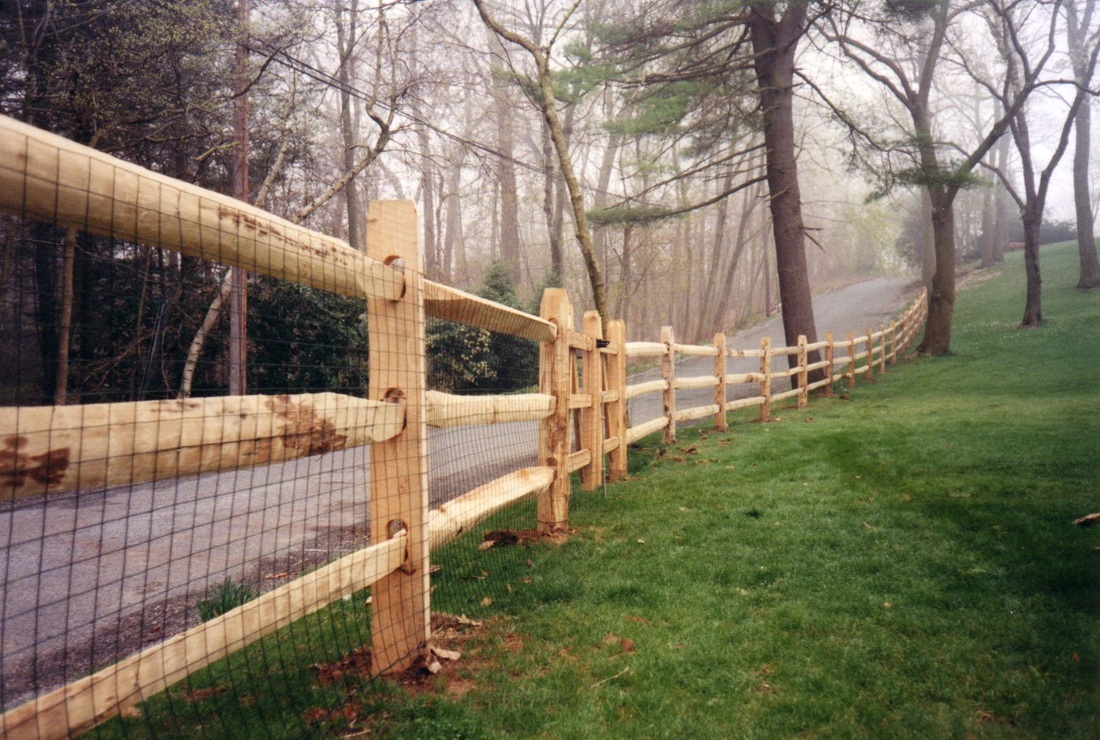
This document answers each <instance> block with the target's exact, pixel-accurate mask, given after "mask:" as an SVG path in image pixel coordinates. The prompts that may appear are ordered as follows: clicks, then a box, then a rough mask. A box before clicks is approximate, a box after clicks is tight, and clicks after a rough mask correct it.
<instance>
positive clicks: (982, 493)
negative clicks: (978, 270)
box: [115, 245, 1100, 738]
mask: <svg viewBox="0 0 1100 740" xmlns="http://www.w3.org/2000/svg"><path fill="white" fill-rule="evenodd" d="M1019 259H1020V256H1019V255H1018V254H1014V255H1010V257H1009V261H1008V263H1007V264H1006V266H1005V267H1004V268H1002V269H1000V270H998V271H997V274H996V275H995V277H993V278H992V279H986V280H981V281H979V282H978V283H977V284H975V285H974V286H972V287H969V288H967V289H966V290H964V291H962V292H961V293H960V295H959V300H958V304H957V308H956V318H955V333H954V342H953V346H954V353H953V354H952V355H951V356H949V357H943V358H936V359H920V360H905V361H903V362H901V363H899V364H898V365H895V366H891V367H890V368H889V372H888V374H887V375H886V376H885V377H882V378H881V379H876V381H875V382H874V383H861V384H860V386H859V387H858V388H857V389H855V391H853V392H851V393H848V392H847V391H845V392H844V393H843V396H842V397H838V398H834V399H814V400H813V401H812V402H811V406H810V407H809V408H808V409H805V410H802V411H798V410H795V409H793V408H779V409H776V410H774V415H775V416H776V417H778V420H777V421H775V422H774V423H770V424H758V423H753V422H751V421H750V420H749V419H750V417H747V416H746V417H739V418H737V419H736V420H735V423H733V424H731V426H730V431H729V432H728V433H716V432H712V431H706V430H705V429H703V428H697V429H695V430H691V431H682V432H681V434H680V442H679V444H678V445H676V446H675V447H674V448H670V449H668V450H666V451H664V452H663V453H661V452H660V451H659V448H658V446H657V445H656V444H655V443H652V442H651V443H648V444H645V445H642V446H641V447H640V448H639V449H637V450H632V453H631V454H632V469H633V475H632V479H631V480H630V481H628V482H625V483H620V484H615V485H609V486H608V487H607V489H606V492H602V491H598V492H594V493H576V494H574V496H573V498H572V503H571V524H572V526H573V527H575V528H576V531H575V533H574V534H573V535H572V536H571V537H570V538H569V539H568V540H567V541H565V542H562V543H552V542H545V541H543V542H538V543H535V544H528V545H518V546H513V547H494V548H492V549H488V550H479V549H478V548H477V543H478V542H479V541H480V532H481V531H484V530H485V529H500V528H506V527H507V528H519V527H527V526H531V524H530V523H531V522H533V521H534V515H533V508H532V505H530V504H528V505H524V506H520V507H515V508H513V509H512V510H509V511H507V512H503V513H501V514H499V515H498V516H497V517H495V518H494V520H493V521H491V522H488V523H487V525H486V527H485V528H482V529H481V530H480V531H479V532H475V533H473V535H472V536H469V537H466V538H463V539H461V540H459V541H456V542H454V543H451V544H450V545H448V546H446V547H444V548H442V549H441V550H440V551H439V552H438V553H436V554H434V555H433V560H434V561H435V562H436V563H437V564H439V565H440V566H442V570H441V571H440V572H439V573H438V574H436V575H435V576H433V586H434V587H435V591H434V594H433V605H434V608H435V609H436V610H438V611H441V612H448V613H453V614H460V613H461V614H465V615H467V616H469V617H471V618H474V619H477V620H481V621H482V626H481V627H480V628H477V629H467V630H459V631H458V632H459V633H460V634H459V635H458V636H457V637H456V636H455V633H454V631H452V632H451V633H450V637H451V638H454V639H450V640H448V641H446V642H445V644H444V646H445V647H446V646H454V647H458V648H459V649H460V650H461V651H462V653H463V657H462V658H461V659H460V660H459V661H457V662H455V663H452V664H448V665H447V668H446V670H445V671H444V672H443V673H442V674H440V675H439V676H436V677H433V678H431V679H429V680H428V681H427V682H426V683H425V685H423V686H420V687H417V688H415V689H408V688H405V687H401V686H398V685H395V684H391V683H386V682H374V683H370V682H354V681H349V682H345V683H344V684H343V685H342V687H341V688H340V690H339V691H337V692H335V693H334V692H333V689H332V688H331V687H329V688H321V687H318V686H316V685H315V684H316V681H317V672H316V671H310V670H305V669H304V668H303V667H302V666H295V665H294V661H293V659H292V657H291V658H287V659H286V660H287V662H288V664H289V665H288V667H287V668H286V669H285V674H286V676H287V678H285V679H280V680H285V681H286V682H287V683H288V686H298V688H297V689H292V688H288V689H287V695H290V694H294V695H295V696H297V697H299V698H298V699H296V700H295V701H291V702H288V700H287V699H286V698H285V696H284V697H283V698H282V699H281V704H280V703H279V702H273V703H272V704H273V705H278V706H281V707H284V709H281V710H280V709H278V708H271V707H268V706H267V705H264V707H265V708H264V709H263V710H262V713H264V714H265V715H266V716H267V717H268V719H271V718H272V717H275V716H277V713H278V712H279V711H283V712H284V713H285V715H286V717H287V718H286V719H285V720H276V721H277V722H280V723H282V724H283V725H285V726H286V727H288V728H290V729H288V734H294V733H295V732H298V733H301V732H304V731H306V730H308V729H310V728H312V729H313V731H315V732H317V733H318V734H328V735H334V736H335V735H341V734H352V733H355V732H365V731H367V730H369V731H370V734H371V736H376V735H381V736H393V737H504V736H521V737H554V738H557V737H568V738H585V737H590V738H603V737H622V738H639V737H716V738H717V737H737V738H748V737H766V738H771V737H787V736H799V735H805V736H811V737H843V738H848V737H898V736H902V737H922V738H923V737H943V736H953V737H954V736H957V737H966V736H971V735H972V736H975V737H1001V736H1008V737H1021V736H1022V737H1058V738H1070V737H1081V738H1086V737H1092V738H1095V737H1097V735H1098V733H1100V550H1098V548H1100V526H1095V527H1092V528H1081V527H1076V526H1074V525H1073V524H1072V522H1073V520H1074V519H1075V518H1077V517H1080V516H1082V515H1084V514H1088V513H1090V512H1094V511H1100V293H1098V292H1095V291H1094V292H1092V293H1080V292H1077V291H1076V290H1074V288H1073V286H1074V284H1075V282H1076V278H1077V274H1076V252H1075V251H1074V248H1073V247H1072V246H1070V245H1063V246H1058V247H1050V248H1046V249H1044V250H1043V253H1042V259H1043V269H1044V275H1045V278H1046V282H1045V283H1044V315H1045V316H1046V317H1047V322H1046V324H1045V325H1044V326H1043V327H1042V328H1040V329H1037V330H1019V329H1017V328H1016V324H1017V322H1018V321H1019V318H1020V316H1022V313H1023V290H1024V285H1023V270H1022V266H1021V264H1020V262H1019ZM340 610H342V611H340V615H341V616H340V618H341V619H347V617H346V615H344V612H346V611H347V610H348V607H346V606H341V607H340ZM357 624H359V623H357ZM351 632H353V633H359V632H361V625H360V628H357V630H352V631H351ZM301 639H304V638H301ZM294 642H295V641H294V639H292V638H286V637H276V638H271V639H269V640H265V641H264V642H263V643H261V644H260V646H259V647H258V648H255V649H261V650H267V651H268V653H272V654H273V653H274V652H276V651H278V650H280V649H284V648H282V647H280V646H291V645H293V644H294ZM249 652H252V650H250V651H246V653H245V656H243V657H239V658H237V661H238V666H240V665H245V664H247V663H248V660H249V659H248V658H247V653H249ZM311 660H316V658H312V659H311ZM242 661H243V662H242ZM238 670H240V668H238ZM231 675H232V674H230V673H226V672H225V670H224V668H218V669H215V670H213V671H208V672H206V673H205V674H204V676H201V677H197V678H196V681H193V682H192V686H196V685H201V684H202V682H203V681H205V682H207V684H208V685H212V686H220V685H222V684H226V683H227V682H228V677H229V676H231ZM311 682H312V683H311ZM326 691H327V692H328V694H324V693H323V692H326ZM311 692H312V693H311ZM232 693H233V692H231V691H226V692H224V693H219V694H217V695H216V696H212V697H211V698H210V699H204V698H203V697H202V696H201V695H200V696H199V697H198V698H194V697H193V699H192V703H197V706H195V707H194V708H195V709H198V710H200V711H202V704H203V703H204V702H210V709H211V710H212V711H218V710H217V706H218V705H216V704H215V702H223V703H224V702H229V701H230V700H229V698H228V697H229V696H230V695H232ZM301 697H305V698H301ZM311 697H316V698H311ZM324 697H328V698H324ZM310 701H316V702H322V703H323V702H328V704H327V706H328V707H329V708H336V711H335V712H334V713H333V714H331V715H328V716H327V717H325V718H324V719H323V720H321V721H315V722H313V724H312V725H311V724H309V723H308V721H304V720H303V719H302V717H303V715H304V713H305V712H304V711H303V706H308V705H309V702H310ZM256 703H259V704H262V702H246V704H256ZM170 706H171V702H167V701H164V700H156V701H154V702H150V704H149V707H148V710H149V713H150V714H151V715H152V716H154V717H157V718H160V721H163V722H164V724H163V725H162V727H163V728H164V729H166V730H168V731H171V732H176V733H179V734H189V733H190V732H191V730H188V729H187V728H185V727H184V726H183V725H182V724H175V725H174V724H173V720H172V719H171V718H172V717H174V716H176V715H175V714H173V712H172V711H171V709H170ZM286 707H290V708H289V709H287V708H286ZM339 707H344V708H348V707H351V709H350V710H347V711H341V710H340V709H339ZM232 711H233V712H234V713H240V712H242V711H248V710H247V707H246V708H244V709H241V708H238V707H237V706H236V704H234V708H233V710H232ZM296 722H297V723H298V724H295V723H296ZM303 722H304V724H303ZM115 725H116V726H122V725H123V723H118V722H116V723H115ZM125 725H126V726H129V727H131V728H132V729H136V728H138V727H139V725H141V723H139V722H137V721H130V722H127V723H125ZM245 726H246V725H240V726H239V728H238V730H233V729H232V727H238V726H237V725H233V726H232V727H230V726H228V725H219V727H222V728H223V729H222V730H221V733H222V734H226V735H230V736H232V735H234V734H236V733H238V732H239V731H240V728H243V727H245ZM191 727H193V726H191ZM196 729H197V728H196ZM138 732H139V734H140V732H141V731H140V730H139V731H138ZM204 732H206V733H207V734H218V728H212V727H210V726H209V725H207V726H206V727H205V728H204ZM152 734H154V735H155V734H157V733H156V730H153V731H152Z"/></svg>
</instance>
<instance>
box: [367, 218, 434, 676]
mask: <svg viewBox="0 0 1100 740" xmlns="http://www.w3.org/2000/svg"><path fill="white" fill-rule="evenodd" d="M367 254H368V255H369V256H371V257H373V258H374V259H376V260H380V261H382V262H386V263H389V264H391V266H392V265H395V264H396V263H397V262H398V261H399V262H400V268H399V269H401V271H402V273H403V276H404V280H405V292H404V294H403V295H402V296H401V297H400V298H398V299H397V300H392V301H391V300H385V299H373V300H370V301H368V303H367V316H368V322H367V323H368V329H367V331H368V337H369V342H370V346H369V363H370V386H369V393H370V398H371V399H372V400H375V401H392V402H395V403H403V404H404V405H405V428H404V430H403V431H402V432H401V434H399V435H397V436H396V437H394V438H392V439H389V440H386V441H385V442H380V443H377V444H373V445H371V448H370V488H371V490H370V524H371V538H372V539H373V540H374V541H376V542H377V541H380V540H382V539H385V538H388V537H392V536H393V535H395V534H397V533H398V532H400V531H401V530H404V531H405V532H406V534H407V536H408V550H407V555H406V560H405V564H404V565H403V566H402V567H401V568H400V569H398V570H395V571H394V572H393V573H390V574H389V575H387V576H386V577H385V578H383V579H382V580H380V581H378V582H377V583H375V584H374V586H373V587H372V588H371V648H372V661H371V672H372V673H374V674H375V675H379V674H383V673H396V672H400V671H404V670H406V669H408V668H410V667H411V666H412V665H413V663H414V662H415V661H416V659H417V658H418V657H420V656H421V655H422V654H423V653H424V651H425V650H426V649H427V645H428V638H429V637H430V636H431V632H430V626H429V625H430V613H429V610H430V604H429V582H428V444H427V442H428V435H427V416H426V415H425V404H424V392H425V388H424V386H425V377H426V373H425V365H424V328H425V326H424V324H425V322H424V298H423V292H424V289H423V280H424V277H423V270H424V257H423V251H422V249H421V244H420V228H419V223H418V220H417V212H416V205H415V204H414V203H413V202H412V201H407V200H391V201H375V202H374V203H371V205H370V208H369V211H368V215H367Z"/></svg>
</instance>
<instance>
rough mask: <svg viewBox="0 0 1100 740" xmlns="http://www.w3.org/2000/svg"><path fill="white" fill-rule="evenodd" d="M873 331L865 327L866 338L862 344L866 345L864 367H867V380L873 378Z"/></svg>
mask: <svg viewBox="0 0 1100 740" xmlns="http://www.w3.org/2000/svg"><path fill="white" fill-rule="evenodd" d="M873 334H874V332H873V331H871V327H869V326H868V327H867V339H865V340H864V344H865V345H866V347H867V357H866V359H865V360H864V363H865V367H866V368H867V380H874V379H875V338H874V336H873Z"/></svg>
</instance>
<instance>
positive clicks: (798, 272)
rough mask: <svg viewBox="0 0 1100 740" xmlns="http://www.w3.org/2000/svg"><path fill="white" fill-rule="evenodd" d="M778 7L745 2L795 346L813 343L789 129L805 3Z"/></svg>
mask: <svg viewBox="0 0 1100 740" xmlns="http://www.w3.org/2000/svg"><path fill="white" fill-rule="evenodd" d="M779 5H780V3H776V2H774V0H759V1H757V2H749V3H748V9H749V14H748V26H749V36H750V38H751V39H752V51H753V64H754V66H755V68H756V78H757V84H758V86H759V94H760V110H761V113H762V115H763V118H764V146H765V147H766V152H767V156H766V158H765V169H766V171H767V177H768V194H769V197H770V205H771V213H772V230H773V232H774V235H775V264H776V269H777V271H778V273H779V295H780V301H782V304H783V333H784V336H785V338H786V340H787V345H788V346H794V345H795V344H797V343H798V337H799V335H805V337H806V339H807V341H808V342H811V343H813V342H816V341H817V327H816V325H815V324H814V307H813V295H812V293H811V292H810V275H809V271H808V269H807V265H806V227H805V224H804V223H803V221H802V196H801V189H800V187H799V182H798V157H797V154H796V152H797V146H796V143H795V127H794V79H795V55H796V52H797V50H798V42H799V41H800V40H801V39H802V37H803V35H804V34H805V33H806V28H807V11H808V7H809V5H810V3H809V2H808V0H791V1H790V2H788V3H786V8H785V9H783V11H782V13H780V12H779V7H778V6H779ZM817 355H818V353H814V357H813V358H811V359H810V360H809V361H810V362H816V361H817V360H818V357H817ZM789 359H790V362H791V364H792V366H793V365H795V364H797V362H798V358H796V357H793V356H792V357H790V358H789ZM820 375H821V371H817V372H816V373H814V378H813V379H814V380H817V378H818V376H820ZM792 381H793V379H792Z"/></svg>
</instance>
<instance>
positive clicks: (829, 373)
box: [825, 331, 836, 398]
mask: <svg viewBox="0 0 1100 740" xmlns="http://www.w3.org/2000/svg"><path fill="white" fill-rule="evenodd" d="M825 341H826V342H828V344H826V345H825V377H826V382H825V397H826V398H832V396H833V370H834V369H835V368H834V367H833V354H834V352H835V351H836V348H835V347H834V346H833V333H832V332H831V331H827V332H825Z"/></svg>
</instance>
